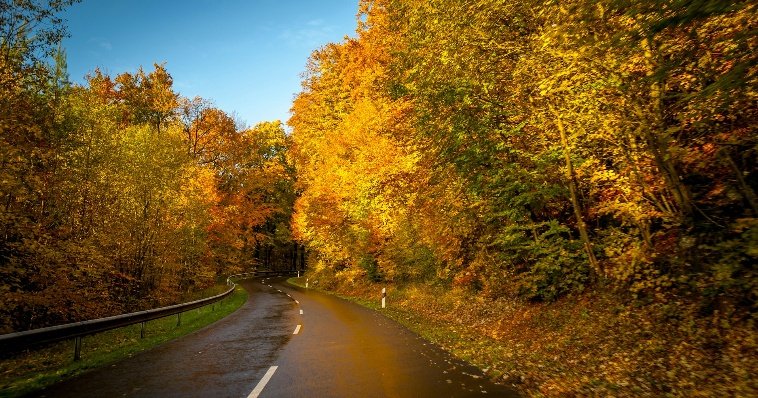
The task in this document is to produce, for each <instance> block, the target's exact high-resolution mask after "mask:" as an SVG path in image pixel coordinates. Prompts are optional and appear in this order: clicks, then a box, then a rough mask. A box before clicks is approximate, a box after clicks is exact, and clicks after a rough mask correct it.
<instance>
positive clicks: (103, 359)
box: [0, 286, 247, 397]
mask: <svg viewBox="0 0 758 398" xmlns="http://www.w3.org/2000/svg"><path fill="white" fill-rule="evenodd" d="M216 290H218V289H216ZM246 300H247V291H245V289H243V288H242V287H239V286H238V287H237V289H236V290H235V291H234V293H232V295H231V296H230V297H227V298H225V299H224V300H222V301H220V302H217V303H215V304H213V305H208V306H205V307H201V308H197V309H194V310H191V311H187V312H184V313H183V314H182V315H181V325H179V326H177V316H176V315H173V316H168V317H165V318H161V319H156V320H153V321H150V322H147V325H146V328H145V338H144V339H141V338H140V328H141V325H140V324H136V325H131V326H126V327H123V328H119V329H113V330H109V331H107V332H103V333H98V334H95V335H92V336H85V337H84V338H83V339H82V352H81V357H82V358H81V360H79V361H74V360H73V358H74V342H73V340H67V341H61V342H58V343H54V344H51V345H49V346H46V347H43V348H40V349H36V350H33V351H28V352H24V353H20V354H18V355H15V356H13V357H9V358H2V359H0V397H18V396H22V395H24V394H28V393H30V392H32V391H35V390H39V389H41V388H43V387H45V386H48V385H51V384H53V383H56V382H59V381H61V380H65V379H69V378H71V377H74V376H77V375H79V374H81V373H84V372H86V371H88V370H92V369H95V368H98V367H101V366H104V365H107V364H110V363H113V362H116V361H119V360H121V359H124V358H128V357H131V356H133V355H135V354H137V353H139V352H142V351H145V350H148V349H150V348H153V347H155V346H157V345H159V344H162V343H165V342H167V341H169V340H173V339H175V338H178V337H181V336H184V335H187V334H190V333H192V332H194V331H196V330H198V329H201V328H203V327H204V326H207V325H209V324H211V323H213V322H216V321H218V320H219V319H221V318H223V317H225V316H227V315H229V314H231V313H232V312H234V311H236V310H237V309H238V308H240V307H241V306H242V304H244V303H245V301H246Z"/></svg>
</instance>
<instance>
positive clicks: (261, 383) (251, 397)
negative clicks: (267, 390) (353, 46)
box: [247, 366, 278, 398]
mask: <svg viewBox="0 0 758 398" xmlns="http://www.w3.org/2000/svg"><path fill="white" fill-rule="evenodd" d="M277 368H278V366H272V367H270V368H268V371H266V374H265V375H263V378H262V379H261V381H259V382H258V385H256V386H255V389H253V391H252V392H250V395H248V396H247V398H258V395H260V394H261V392H262V391H263V387H266V383H268V381H269V380H271V376H273V375H274V372H276V369H277Z"/></svg>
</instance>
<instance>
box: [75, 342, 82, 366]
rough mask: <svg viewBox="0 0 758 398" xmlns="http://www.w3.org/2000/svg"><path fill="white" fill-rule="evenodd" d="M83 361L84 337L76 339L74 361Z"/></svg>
mask: <svg viewBox="0 0 758 398" xmlns="http://www.w3.org/2000/svg"><path fill="white" fill-rule="evenodd" d="M80 359H82V336H76V337H74V361H78V360H80Z"/></svg>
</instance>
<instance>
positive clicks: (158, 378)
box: [34, 278, 518, 398]
mask: <svg viewBox="0 0 758 398" xmlns="http://www.w3.org/2000/svg"><path fill="white" fill-rule="evenodd" d="M241 285H242V286H243V287H244V288H245V289H246V290H247V291H248V293H249V298H248V301H247V302H246V303H245V304H244V305H243V306H242V307H241V308H240V309H239V310H238V311H236V312H235V313H233V314H231V315H229V316H227V317H226V318H224V319H222V320H221V321H219V322H217V323H215V324H213V325H210V326H208V327H206V328H204V329H201V330H199V331H197V332H195V333H193V334H190V335H188V336H185V337H183V338H181V339H178V340H175V341H172V342H169V343H166V344H164V345H161V346H159V347H157V348H155V349H152V350H150V351H147V352H144V353H141V354H139V355H136V356H134V357H132V358H128V359H126V360H123V361H121V362H118V363H116V364H114V365H110V366H108V367H105V368H102V369H98V370H95V371H92V372H89V373H86V374H84V375H81V376H79V377H77V378H74V379H71V380H68V381H65V382H63V383H59V384H56V385H53V386H51V387H49V388H47V389H45V390H42V391H40V392H38V393H37V394H36V395H34V396H40V397H242V398H245V397H250V398H252V397H255V396H259V397H477V396H492V397H517V396H518V395H517V394H516V393H515V392H513V391H511V390H509V389H507V388H506V387H503V386H499V385H495V384H493V383H491V382H489V381H488V380H486V379H485V378H484V377H482V375H481V373H480V372H479V371H478V369H476V368H474V367H472V366H470V365H467V364H465V363H463V362H461V361H458V360H456V359H455V358H453V357H451V356H450V355H448V354H447V353H445V352H444V351H442V350H440V349H439V348H437V347H436V346H434V345H432V344H429V343H428V342H426V341H425V340H423V339H420V338H419V337H417V336H416V335H415V334H413V333H411V332H410V331H408V330H407V329H405V328H404V327H402V326H400V325H399V324H397V323H395V322H394V321H392V320H390V319H387V318H385V317H383V316H382V315H381V314H379V313H377V312H375V311H372V310H369V309H366V308H363V307H361V306H358V305H356V304H353V303H350V302H348V301H345V300H342V299H339V298H335V297H333V296H329V295H326V294H323V293H318V292H315V291H312V290H306V289H301V288H296V287H293V286H290V285H288V284H286V282H284V278H273V279H268V280H261V279H254V280H248V281H242V282H241ZM256 394H258V395H256Z"/></svg>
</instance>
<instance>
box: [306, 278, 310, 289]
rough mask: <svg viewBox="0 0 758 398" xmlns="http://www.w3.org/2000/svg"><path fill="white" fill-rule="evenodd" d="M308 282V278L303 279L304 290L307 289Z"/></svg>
mask: <svg viewBox="0 0 758 398" xmlns="http://www.w3.org/2000/svg"><path fill="white" fill-rule="evenodd" d="M309 280H310V279H309V278H305V288H306V289H307V288H308V281H309Z"/></svg>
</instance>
